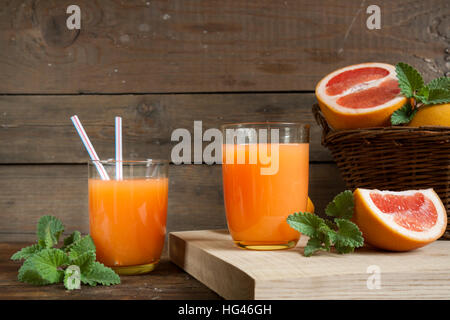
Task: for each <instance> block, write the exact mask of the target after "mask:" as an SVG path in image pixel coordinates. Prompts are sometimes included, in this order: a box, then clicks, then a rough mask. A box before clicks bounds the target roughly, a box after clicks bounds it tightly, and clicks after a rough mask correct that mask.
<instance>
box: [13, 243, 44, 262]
mask: <svg viewBox="0 0 450 320" xmlns="http://www.w3.org/2000/svg"><path fill="white" fill-rule="evenodd" d="M42 249H43V248H42V247H41V246H40V245H39V244H37V243H36V244H33V245H31V246H28V247H25V248H22V249H21V250H19V251H17V252H16V253H14V254H13V255H12V256H11V260H25V259H28V258H29V257H31V256H32V255H33V254H35V253H36V252H39V251H40V250H42Z"/></svg>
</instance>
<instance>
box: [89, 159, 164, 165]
mask: <svg viewBox="0 0 450 320" xmlns="http://www.w3.org/2000/svg"><path fill="white" fill-rule="evenodd" d="M118 162H119V163H122V164H124V165H125V164H137V165H139V164H170V161H169V160H165V159H145V160H116V159H107V160H92V159H89V160H88V163H92V164H94V163H101V164H116V163H118Z"/></svg>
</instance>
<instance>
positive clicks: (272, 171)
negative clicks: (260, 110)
mask: <svg viewBox="0 0 450 320" xmlns="http://www.w3.org/2000/svg"><path fill="white" fill-rule="evenodd" d="M273 130H275V131H277V132H278V138H277V137H276V136H275V137H272V136H271V131H273ZM264 131H265V132H266V134H265V135H263V133H264ZM222 133H223V136H224V137H225V140H224V144H223V150H222V151H223V153H222V160H223V162H222V177H223V192H224V202H225V211H226V217H227V223H228V229H229V231H230V234H231V237H232V238H233V240H234V242H235V244H236V245H237V246H238V247H240V248H244V249H251V250H279V249H288V248H292V247H295V245H296V244H297V241H298V239H299V238H300V233H299V232H297V231H296V230H294V229H292V228H291V227H289V225H288V224H287V222H286V218H287V217H288V216H289V215H290V214H292V213H294V212H298V211H302V212H304V211H306V206H307V201H308V173H309V126H308V125H305V124H300V123H270V122H265V123H238V124H231V125H224V126H222ZM242 136H244V137H245V138H244V139H242ZM269 159H270V161H269ZM243 160H244V161H243ZM243 162H244V163H243Z"/></svg>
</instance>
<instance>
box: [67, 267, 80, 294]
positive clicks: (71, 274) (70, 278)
mask: <svg viewBox="0 0 450 320" xmlns="http://www.w3.org/2000/svg"><path fill="white" fill-rule="evenodd" d="M64 287H66V289H67V290H79V289H81V272H80V268H79V267H78V266H74V265H71V266H68V267H67V269H66V271H64Z"/></svg>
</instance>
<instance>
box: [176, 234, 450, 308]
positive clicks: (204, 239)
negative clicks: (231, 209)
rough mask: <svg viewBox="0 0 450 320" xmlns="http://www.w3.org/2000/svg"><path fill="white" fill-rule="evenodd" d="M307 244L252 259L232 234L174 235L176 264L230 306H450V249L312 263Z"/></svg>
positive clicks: (325, 256) (322, 257) (442, 244)
mask: <svg viewBox="0 0 450 320" xmlns="http://www.w3.org/2000/svg"><path fill="white" fill-rule="evenodd" d="M306 241H307V238H306V237H302V239H301V241H300V242H299V244H298V246H297V247H296V248H294V249H291V250H282V251H249V250H243V249H239V248H237V247H235V246H234V244H233V242H232V241H231V237H230V235H229V234H228V232H227V231H224V230H203V231H184V232H172V233H170V235H169V256H170V259H171V260H172V261H173V262H174V263H175V264H177V265H178V266H179V267H181V268H183V269H184V270H186V272H188V273H189V274H191V275H192V276H193V277H195V278H197V279H198V280H199V281H201V282H202V283H204V284H205V285H206V286H208V287H209V288H211V289H212V290H214V291H215V292H217V293H218V294H219V295H220V296H222V297H224V298H226V299H450V241H436V242H434V243H432V244H430V245H428V246H426V247H424V248H420V249H417V250H415V251H411V252H385V251H377V250H375V249H372V248H362V249H359V250H358V251H357V252H356V253H353V254H346V255H339V254H335V253H327V252H321V253H319V254H317V255H315V256H313V257H310V258H306V257H304V256H303V249H302V247H303V246H304V245H305V244H306ZM378 271H379V272H378ZM378 280H379V281H378ZM377 287H378V289H377ZM369 288H370V289H369Z"/></svg>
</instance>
